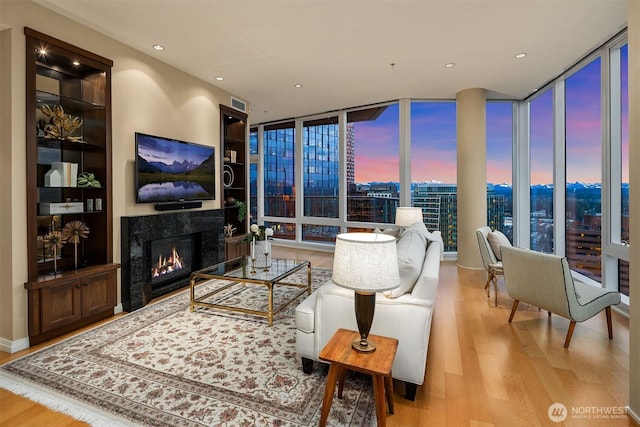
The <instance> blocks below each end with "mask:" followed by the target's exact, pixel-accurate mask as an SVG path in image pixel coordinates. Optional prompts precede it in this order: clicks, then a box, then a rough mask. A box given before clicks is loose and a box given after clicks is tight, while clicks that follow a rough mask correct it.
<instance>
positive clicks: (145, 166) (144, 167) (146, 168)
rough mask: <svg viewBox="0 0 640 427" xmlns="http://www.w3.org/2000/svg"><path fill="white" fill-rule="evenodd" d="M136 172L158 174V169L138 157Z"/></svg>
mask: <svg viewBox="0 0 640 427" xmlns="http://www.w3.org/2000/svg"><path fill="white" fill-rule="evenodd" d="M138 171H139V172H148V173H158V172H160V169H158V168H157V167H156V166H154V165H152V164H151V163H149V162H147V161H146V160H145V159H144V158H143V157H140V156H138Z"/></svg>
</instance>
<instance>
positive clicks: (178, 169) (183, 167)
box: [149, 160, 198, 173]
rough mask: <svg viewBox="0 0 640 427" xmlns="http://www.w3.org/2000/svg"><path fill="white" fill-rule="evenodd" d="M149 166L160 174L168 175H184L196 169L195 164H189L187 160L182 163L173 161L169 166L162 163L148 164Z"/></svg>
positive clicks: (196, 165)
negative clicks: (165, 173) (167, 173)
mask: <svg viewBox="0 0 640 427" xmlns="http://www.w3.org/2000/svg"><path fill="white" fill-rule="evenodd" d="M149 164H150V165H153V166H155V167H156V168H157V169H158V170H159V171H161V172H169V173H184V172H188V171H190V170H193V169H195V168H196V167H198V164H197V163H193V162H189V161H187V160H185V161H183V162H182V163H179V162H176V161H174V162H173V163H172V164H170V165H168V164H166V163H163V162H150V163H149Z"/></svg>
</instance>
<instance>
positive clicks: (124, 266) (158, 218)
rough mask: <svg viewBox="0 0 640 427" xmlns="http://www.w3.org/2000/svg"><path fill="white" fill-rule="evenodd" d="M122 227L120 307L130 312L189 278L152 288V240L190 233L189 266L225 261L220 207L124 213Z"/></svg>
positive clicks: (182, 284) (180, 286)
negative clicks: (191, 248)
mask: <svg viewBox="0 0 640 427" xmlns="http://www.w3.org/2000/svg"><path fill="white" fill-rule="evenodd" d="M120 227H121V233H122V234H121V242H122V243H121V267H120V269H121V274H122V278H121V293H122V308H123V309H124V311H127V312H131V311H134V310H137V309H139V308H142V307H143V306H144V305H145V304H147V303H148V302H149V301H150V300H151V299H152V298H155V297H158V296H160V295H163V294H166V293H168V292H171V291H174V290H176V289H179V288H182V287H184V286H186V285H187V284H188V283H189V277H185V278H182V279H178V280H176V281H175V282H172V283H170V284H166V285H165V284H163V286H162V288H161V289H159V290H154V291H153V292H152V290H151V265H152V262H153V260H152V259H151V242H152V241H153V240H159V239H166V238H170V237H175V236H183V235H188V234H190V235H193V236H194V241H195V242H197V244H196V245H195V247H194V251H193V254H192V257H193V259H192V268H194V269H197V268H202V267H206V266H208V265H212V264H215V263H218V262H222V261H224V211H223V210H222V209H211V210H197V211H180V212H173V213H165V214H158V215H144V216H123V217H122V218H121V219H120Z"/></svg>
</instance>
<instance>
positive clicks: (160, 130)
mask: <svg viewBox="0 0 640 427" xmlns="http://www.w3.org/2000/svg"><path fill="white" fill-rule="evenodd" d="M25 26H26V27H30V28H33V29H34V30H37V31H40V32H42V33H45V34H47V35H49V36H52V37H55V38H58V39H60V40H62V41H65V42H67V43H70V44H73V45H76V46H78V47H81V48H83V49H86V50H88V51H91V52H94V53H96V54H98V55H101V56H104V57H106V58H109V59H111V60H113V62H114V66H113V70H112V114H113V123H112V141H113V200H114V203H113V218H114V242H113V247H114V253H113V258H114V261H115V262H120V217H121V216H129V215H144V214H153V213H155V211H154V210H153V207H152V206H151V205H136V203H135V197H134V179H133V168H134V157H135V147H134V133H135V132H136V131H139V132H144V133H149V134H153V135H161V136H166V137H170V138H175V139H180V140H185V141H190V142H195V143H199V144H204V145H212V146H215V147H216V156H219V154H220V150H219V147H220V118H219V115H220V111H219V104H225V105H229V103H230V96H231V95H230V94H229V93H227V92H225V91H223V90H221V89H219V88H216V87H215V86H212V85H210V84H208V83H205V82H203V81H202V80H199V79H196V78H195V77H192V76H190V75H188V74H186V73H184V72H181V71H178V70H177V69H175V68H173V67H170V66H168V65H166V64H164V63H162V62H160V61H158V60H156V59H154V58H153V57H151V56H149V55H147V54H146V53H141V52H139V51H137V50H134V49H132V48H130V47H127V46H125V45H123V44H121V43H119V42H117V41H115V40H113V39H110V38H108V37H106V36H104V35H102V34H100V33H98V32H95V31H93V30H91V29H89V28H87V27H85V26H83V25H80V24H78V23H76V22H74V21H71V20H69V19H67V18H65V17H63V16H61V15H58V14H56V13H53V12H51V11H50V10H48V9H45V8H43V7H41V6H39V5H37V4H35V3H32V2H30V1H19V2H18V1H16V2H7V1H1V0H0V28H8V29H5V30H4V31H2V33H1V37H0V42H1V43H2V45H1V47H2V52H1V53H0V59H2V63H1V68H0V70H1V71H2V73H1V74H0V88H1V89H2V99H1V101H0V106H2V116H1V117H0V125H1V127H0V128H1V129H2V131H1V133H0V137H1V138H2V143H1V144H0V147H1V148H0V154H1V155H2V160H1V163H0V178H1V182H2V184H3V185H2V187H3V188H2V195H1V196H0V204H1V206H2V209H0V211H1V212H2V214H1V215H2V216H0V238H1V241H2V242H3V244H2V245H0V259H3V260H7V259H11V269H10V273H9V274H4V273H3V275H2V277H3V281H2V282H0V297H1V298H0V313H2V315H1V316H0V320H1V321H2V325H1V326H0V350H5V351H10V350H14V351H15V350H17V349H18V348H16V347H21V346H22V344H23V343H24V342H25V341H24V338H25V337H26V336H27V298H26V297H27V293H26V291H25V289H24V282H26V280H27V264H26V254H27V244H26V241H25V239H24V236H26V197H25V189H26V169H25V168H26V166H25V164H26V147H25V129H26V123H25V108H26V107H25V37H24V32H23V31H24V27H25ZM150 51H151V48H150ZM150 54H153V55H156V54H158V53H156V52H155V51H153V52H150ZM7 89H10V91H9V92H10V93H9V94H8V95H10V96H5V91H6V90H7ZM7 109H8V110H9V112H10V114H5V111H6V110H7ZM217 191H218V192H219V188H218V190H217ZM6 206H10V207H11V208H10V209H7V211H5V210H4V209H5V207H6ZM219 207H220V195H219V193H217V194H216V200H215V201H207V202H204V204H203V209H213V208H219ZM119 288H120V286H119V283H118V301H120V289H119Z"/></svg>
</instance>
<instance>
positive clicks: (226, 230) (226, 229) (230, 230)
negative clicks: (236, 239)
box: [224, 224, 238, 237]
mask: <svg viewBox="0 0 640 427" xmlns="http://www.w3.org/2000/svg"><path fill="white" fill-rule="evenodd" d="M237 230H238V229H237V228H236V227H234V226H233V224H227V225H225V226H224V235H225V236H227V237H231V236H233V233H235V232H236V231H237Z"/></svg>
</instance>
